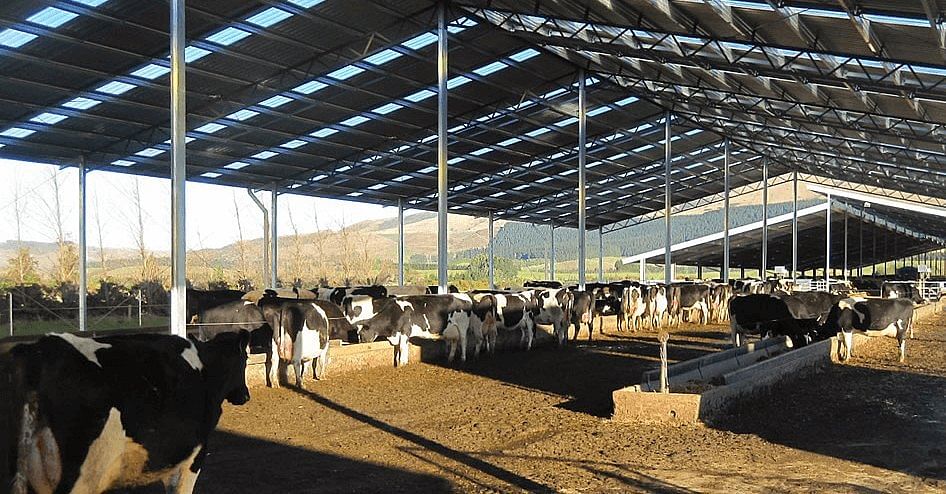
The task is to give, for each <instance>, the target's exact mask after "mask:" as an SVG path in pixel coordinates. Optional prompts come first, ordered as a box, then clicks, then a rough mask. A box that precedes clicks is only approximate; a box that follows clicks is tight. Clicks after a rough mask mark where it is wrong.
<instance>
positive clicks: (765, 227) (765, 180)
mask: <svg viewBox="0 0 946 494" xmlns="http://www.w3.org/2000/svg"><path fill="white" fill-rule="evenodd" d="M761 266H762V268H761V269H760V273H759V278H761V279H763V280H765V279H766V278H767V276H768V272H769V270H768V267H769V160H768V159H767V158H765V157H763V158H762V265H761Z"/></svg>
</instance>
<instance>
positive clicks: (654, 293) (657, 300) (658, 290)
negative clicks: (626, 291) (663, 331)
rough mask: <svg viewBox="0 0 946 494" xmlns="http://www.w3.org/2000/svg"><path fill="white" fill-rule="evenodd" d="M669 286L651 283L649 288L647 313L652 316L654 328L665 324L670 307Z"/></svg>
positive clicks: (651, 322)
mask: <svg viewBox="0 0 946 494" xmlns="http://www.w3.org/2000/svg"><path fill="white" fill-rule="evenodd" d="M668 296H669V294H668V290H667V286H666V285H663V284H660V285H651V286H650V287H649V288H648V292H647V298H646V299H645V300H646V302H647V314H648V317H649V318H650V325H651V327H652V328H653V329H657V328H659V327H660V326H662V325H663V324H662V323H663V319H664V317H667V316H668V314H669V312H668V310H669V308H670V301H669V298H668Z"/></svg>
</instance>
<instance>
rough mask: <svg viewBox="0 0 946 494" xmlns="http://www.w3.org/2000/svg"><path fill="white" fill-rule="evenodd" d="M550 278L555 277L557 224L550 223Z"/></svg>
mask: <svg viewBox="0 0 946 494" xmlns="http://www.w3.org/2000/svg"><path fill="white" fill-rule="evenodd" d="M549 240H550V242H549V244H550V249H549V279H550V280H554V279H555V224H554V223H549Z"/></svg>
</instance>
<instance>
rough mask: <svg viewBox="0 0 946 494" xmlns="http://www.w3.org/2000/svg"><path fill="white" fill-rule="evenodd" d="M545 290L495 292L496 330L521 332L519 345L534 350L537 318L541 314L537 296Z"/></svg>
mask: <svg viewBox="0 0 946 494" xmlns="http://www.w3.org/2000/svg"><path fill="white" fill-rule="evenodd" d="M543 291H544V290H538V291H535V290H523V291H521V292H504V293H502V292H495V293H494V294H493V299H494V300H495V302H496V329H497V330H499V329H502V330H505V331H520V332H521V336H520V339H519V345H520V346H521V347H523V348H525V349H526V350H530V349H531V348H532V341H533V340H534V338H535V322H536V321H535V318H536V316H537V315H538V314H539V301H538V298H537V296H538V295H539V294H540V293H542V292H543Z"/></svg>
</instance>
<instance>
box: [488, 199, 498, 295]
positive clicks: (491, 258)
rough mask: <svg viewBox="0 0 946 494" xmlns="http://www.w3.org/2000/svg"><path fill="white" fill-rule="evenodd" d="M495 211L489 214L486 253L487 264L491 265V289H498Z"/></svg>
mask: <svg viewBox="0 0 946 494" xmlns="http://www.w3.org/2000/svg"><path fill="white" fill-rule="evenodd" d="M493 223H494V221H493V211H492V210H490V212H489V249H488V250H487V253H486V262H487V264H488V265H489V289H490V290H495V289H496V264H495V262H496V257H495V255H496V253H495V251H494V246H493V238H494V237H495V232H494V231H493Z"/></svg>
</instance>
